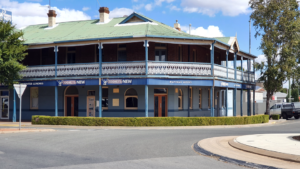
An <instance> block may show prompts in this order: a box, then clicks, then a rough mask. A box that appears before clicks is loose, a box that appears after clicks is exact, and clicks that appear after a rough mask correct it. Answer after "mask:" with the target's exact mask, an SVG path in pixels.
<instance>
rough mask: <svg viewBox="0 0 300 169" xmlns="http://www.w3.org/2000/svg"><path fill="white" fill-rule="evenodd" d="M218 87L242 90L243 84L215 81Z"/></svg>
mask: <svg viewBox="0 0 300 169" xmlns="http://www.w3.org/2000/svg"><path fill="white" fill-rule="evenodd" d="M215 86H216V87H228V88H237V89H240V88H241V87H242V84H239V83H232V82H223V81H218V80H216V81H215Z"/></svg>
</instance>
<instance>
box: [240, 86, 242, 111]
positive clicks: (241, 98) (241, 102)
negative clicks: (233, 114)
mask: <svg viewBox="0 0 300 169" xmlns="http://www.w3.org/2000/svg"><path fill="white" fill-rule="evenodd" d="M240 103H241V116H243V89H241V99H240Z"/></svg>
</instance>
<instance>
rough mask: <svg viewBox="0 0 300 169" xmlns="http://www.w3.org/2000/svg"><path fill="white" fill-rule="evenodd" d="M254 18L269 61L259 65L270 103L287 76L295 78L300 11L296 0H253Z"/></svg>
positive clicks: (252, 15)
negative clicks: (293, 75)
mask: <svg viewBox="0 0 300 169" xmlns="http://www.w3.org/2000/svg"><path fill="white" fill-rule="evenodd" d="M249 5H250V7H251V9H252V11H253V12H252V14H251V16H250V18H251V20H252V21H253V25H254V27H255V29H256V34H255V37H256V38H259V39H261V44H260V47H259V49H261V50H262V51H263V53H264V56H265V57H266V62H261V63H255V65H254V66H255V68H256V70H259V71H260V75H261V76H260V78H259V79H258V80H259V81H263V82H264V87H265V89H266V91H267V101H266V104H267V106H266V109H267V113H268V114H269V106H270V105H269V100H270V98H271V96H272V95H273V94H274V93H275V92H277V91H279V90H280V89H281V87H282V84H283V83H284V82H285V81H286V80H287V77H292V74H293V72H294V69H295V67H297V62H296V60H297V58H299V55H300V52H299V35H300V34H299V32H300V18H299V16H300V12H299V6H298V3H297V1H296V0H250V2H249Z"/></svg>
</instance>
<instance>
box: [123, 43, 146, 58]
mask: <svg viewBox="0 0 300 169" xmlns="http://www.w3.org/2000/svg"><path fill="white" fill-rule="evenodd" d="M143 45H144V43H143V42H138V43H128V44H126V50H127V51H126V52H127V61H142V60H145V47H144V46H143ZM148 50H149V49H148Z"/></svg>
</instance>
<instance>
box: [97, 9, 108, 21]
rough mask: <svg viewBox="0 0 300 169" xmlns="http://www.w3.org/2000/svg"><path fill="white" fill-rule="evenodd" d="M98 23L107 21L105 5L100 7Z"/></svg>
mask: <svg viewBox="0 0 300 169" xmlns="http://www.w3.org/2000/svg"><path fill="white" fill-rule="evenodd" d="M99 13H100V20H99V22H100V23H105V22H108V21H109V9H108V8H107V7H100V9H99Z"/></svg>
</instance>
